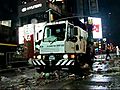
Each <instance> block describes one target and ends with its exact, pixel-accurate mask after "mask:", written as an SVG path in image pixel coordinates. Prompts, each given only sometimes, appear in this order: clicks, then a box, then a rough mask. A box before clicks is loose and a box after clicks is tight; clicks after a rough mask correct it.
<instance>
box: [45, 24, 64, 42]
mask: <svg viewBox="0 0 120 90" xmlns="http://www.w3.org/2000/svg"><path fill="white" fill-rule="evenodd" d="M65 29H66V25H65V24H57V25H48V26H46V27H45V36H44V41H45V42H54V41H63V40H64V39H65Z"/></svg>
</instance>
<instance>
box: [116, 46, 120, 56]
mask: <svg viewBox="0 0 120 90" xmlns="http://www.w3.org/2000/svg"><path fill="white" fill-rule="evenodd" d="M119 55H120V53H119V47H118V46H116V56H117V57H119Z"/></svg>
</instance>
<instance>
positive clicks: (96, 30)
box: [88, 17, 102, 39]
mask: <svg viewBox="0 0 120 90" xmlns="http://www.w3.org/2000/svg"><path fill="white" fill-rule="evenodd" d="M88 21H92V24H93V38H94V39H101V38H102V23H101V18H95V17H88Z"/></svg>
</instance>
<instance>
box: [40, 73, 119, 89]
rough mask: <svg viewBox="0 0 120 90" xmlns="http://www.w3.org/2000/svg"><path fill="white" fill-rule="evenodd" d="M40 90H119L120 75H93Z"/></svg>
mask: <svg viewBox="0 0 120 90" xmlns="http://www.w3.org/2000/svg"><path fill="white" fill-rule="evenodd" d="M40 89H64V90H66V89H70V90H73V89H75V90H76V89H81V90H96V89H97V90H111V89H115V90H116V89H120V75H117V74H116V75H115V74H93V75H92V76H90V77H87V78H84V79H77V80H71V79H70V80H64V81H62V82H53V83H51V84H48V85H45V86H43V87H41V88H40Z"/></svg>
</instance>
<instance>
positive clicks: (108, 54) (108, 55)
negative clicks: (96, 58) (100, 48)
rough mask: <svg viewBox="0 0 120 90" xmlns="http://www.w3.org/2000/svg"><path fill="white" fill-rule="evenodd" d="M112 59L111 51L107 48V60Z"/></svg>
mask: <svg viewBox="0 0 120 90" xmlns="http://www.w3.org/2000/svg"><path fill="white" fill-rule="evenodd" d="M110 59H111V56H110V50H109V49H108V48H107V50H106V60H107V61H109V60H110Z"/></svg>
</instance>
